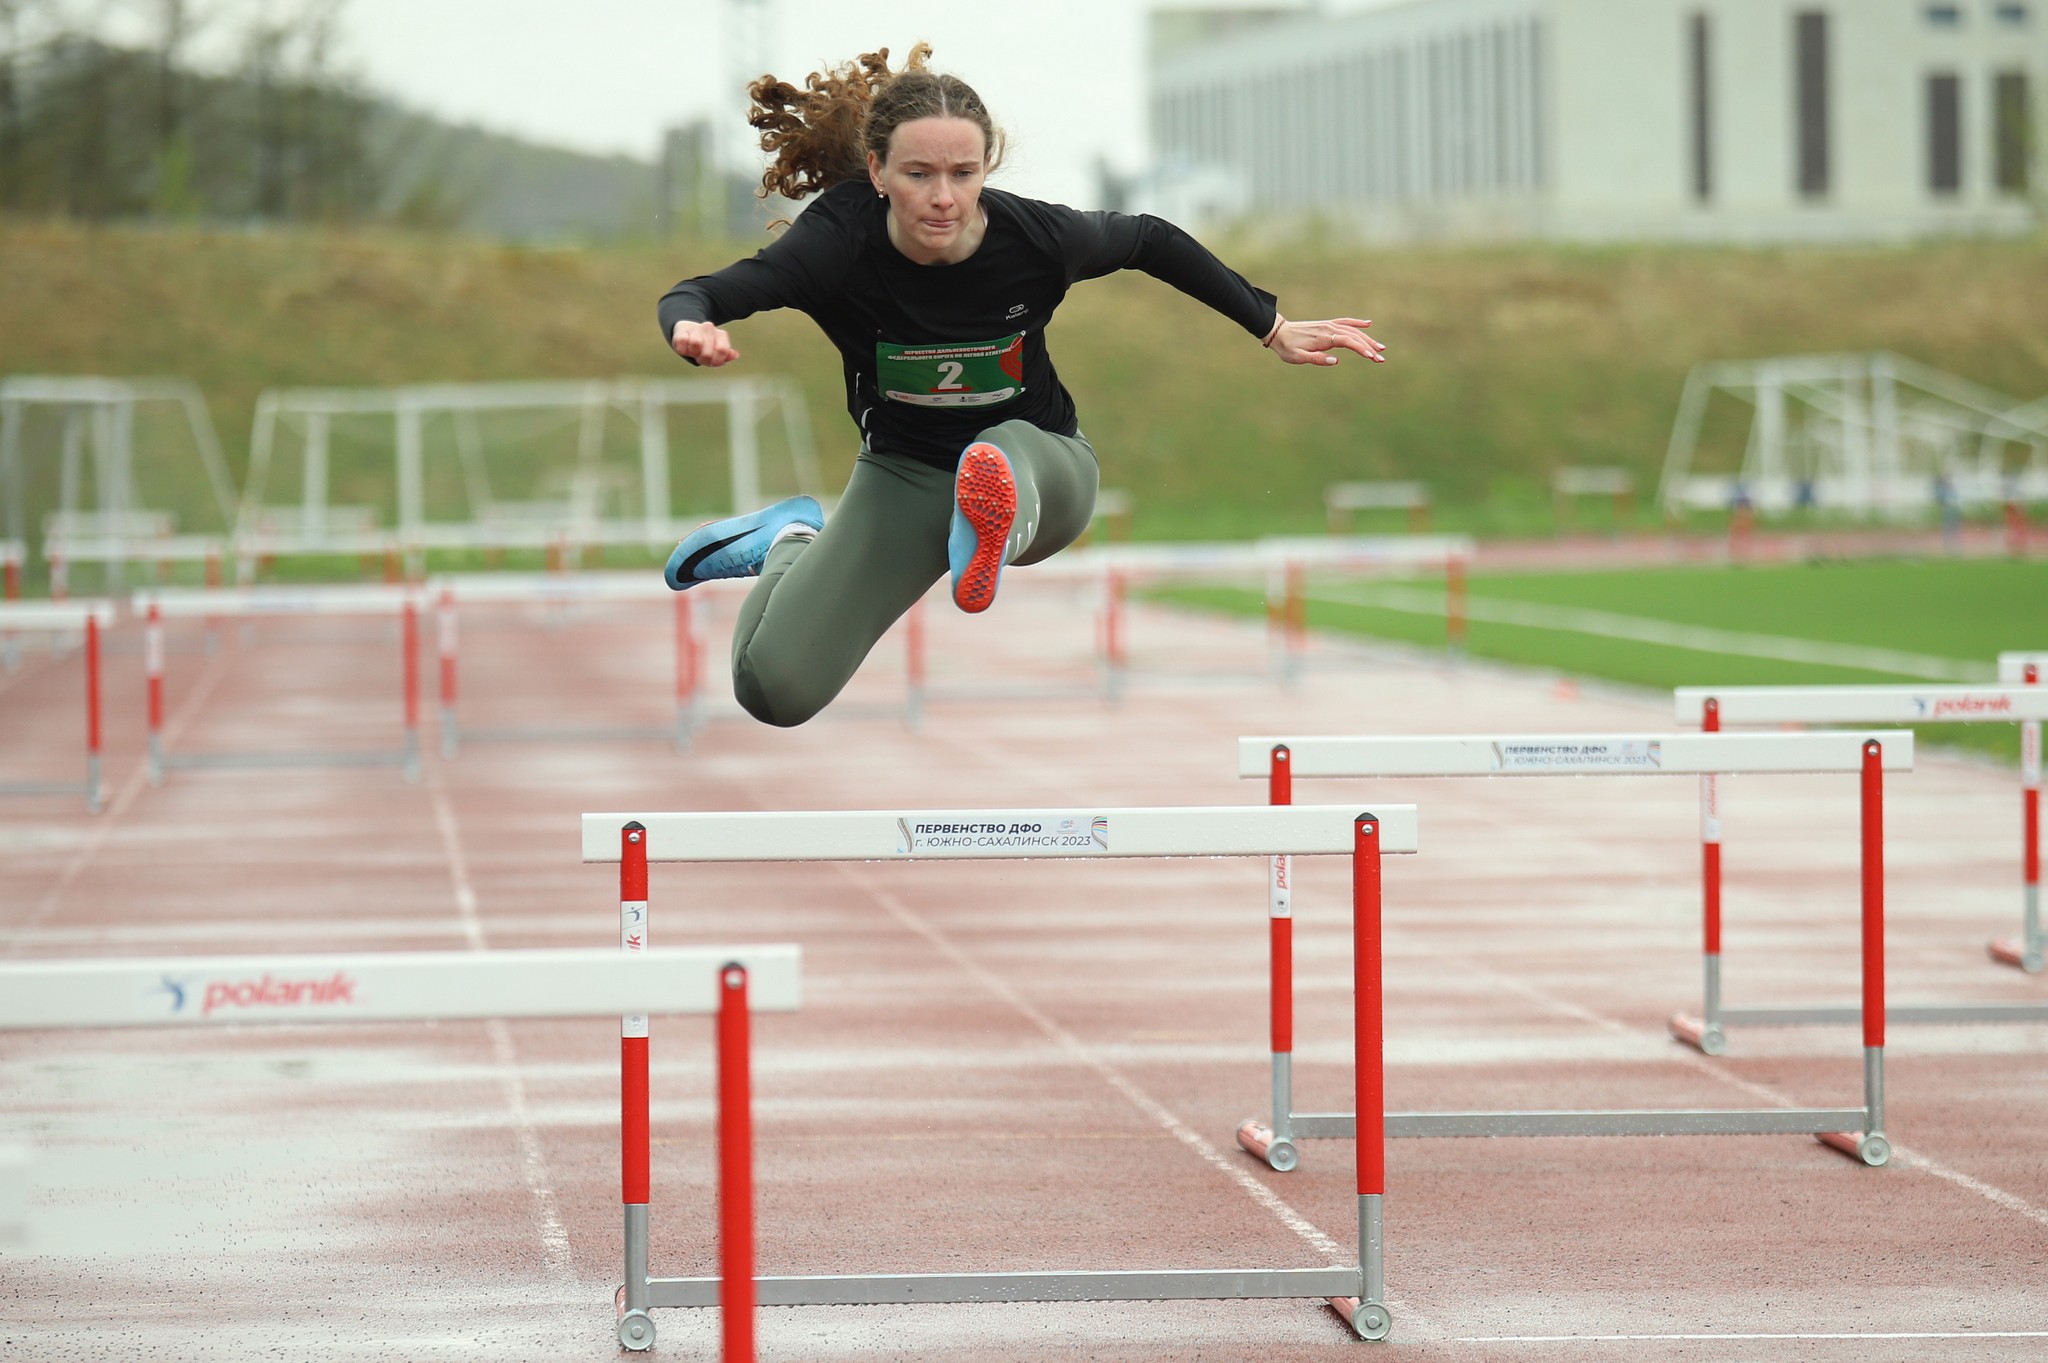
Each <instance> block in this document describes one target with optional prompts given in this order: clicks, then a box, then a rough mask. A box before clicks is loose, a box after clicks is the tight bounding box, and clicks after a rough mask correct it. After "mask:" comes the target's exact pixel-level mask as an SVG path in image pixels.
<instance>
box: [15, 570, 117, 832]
mask: <svg viewBox="0 0 2048 1363" xmlns="http://www.w3.org/2000/svg"><path fill="white" fill-rule="evenodd" d="M113 624H114V603H113V602H111V601H105V600H98V601H0V637H4V638H6V640H7V646H8V647H9V648H10V649H11V648H12V646H13V635H15V634H16V633H22V634H27V633H32V632H33V633H52V632H53V633H59V634H68V633H70V632H71V631H73V630H77V631H79V633H80V634H81V635H82V637H83V638H84V640H85V644H84V654H85V779H84V780H83V781H10V782H0V795H83V796H84V797H85V807H86V808H87V809H88V810H90V811H92V812H93V813H95V814H97V813H99V812H100V807H101V787H100V638H101V636H102V634H104V632H105V631H106V630H108V629H110V628H112V626H113ZM10 656H11V655H10Z"/></svg>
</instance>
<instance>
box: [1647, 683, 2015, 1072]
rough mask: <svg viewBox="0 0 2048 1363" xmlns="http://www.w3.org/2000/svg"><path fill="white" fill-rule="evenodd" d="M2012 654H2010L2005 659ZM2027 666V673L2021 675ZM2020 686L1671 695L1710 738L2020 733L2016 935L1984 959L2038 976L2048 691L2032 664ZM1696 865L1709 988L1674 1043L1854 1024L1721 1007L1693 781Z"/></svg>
mask: <svg viewBox="0 0 2048 1363" xmlns="http://www.w3.org/2000/svg"><path fill="white" fill-rule="evenodd" d="M2007 656H2011V655H2007ZM2028 666H2032V669H2033V671H2032V675H2031V676H2029V675H2026V669H2027V667H2028ZM2020 670H2021V671H2022V674H2023V675H2022V678H2020V679H2019V681H2020V684H2018V685H2011V686H2006V685H2001V686H1943V685H1939V684H1914V685H1909V686H1723V687H1712V686H1681V687H1679V688H1677V690H1676V691H1674V692H1673V696H1674V700H1675V704H1676V707H1677V711H1678V719H1679V722H1680V723H1682V724H1697V725H1699V726H1700V727H1701V728H1702V729H1703V730H1705V731H1707V732H1708V733H1713V732H1717V731H1719V730H1720V729H1722V728H1724V727H1726V726H1728V725H1731V724H1734V725H1742V724H1887V723H1890V724H1984V723H1993V724H2010V723H2014V722H2017V723H2019V725H2020V751H2021V760H2020V785H2021V791H2020V800H2021V828H2022V834H2021V838H2022V842H2023V848H2022V851H2021V855H2020V866H2021V870H2020V881H2021V884H2020V916H2021V927H2020V935H2019V937H2017V938H2014V939H2010V940H2004V941H1994V942H1992V943H1991V944H1990V946H1989V948H1988V950H1989V952H1990V955H1991V959H1992V960H1994V961H1998V962H2001V963H2003V964H2006V965H2014V966H2019V967H2020V968H2021V969H2023V970H2026V971H2028V972H2029V973H2034V972H2038V971H2039V970H2040V969H2041V958H2042V937H2041V720H2042V719H2043V718H2048V687H2044V686H2040V685H2037V684H2036V683H2038V681H2039V677H2040V667H2039V665H2038V664H2035V665H2028V664H2024V663H2023V664H2022V665H2021V669H2020ZM1700 808H1701V820H1700V829H1701V840H1702V843H1703V847H1704V853H1703V855H1702V857H1701V859H1700V868H1701V876H1702V878H1703V884H1704V893H1703V895H1702V904H1703V906H1704V912H1705V915H1706V930H1705V936H1704V952H1705V956H1706V978H1707V980H1708V982H1709V989H1708V991H1707V995H1706V998H1705V999H1704V1000H1703V1005H1702V1012H1701V1016H1700V1017H1698V1018H1691V1017H1687V1016H1685V1015H1683V1014H1681V1015H1680V1016H1679V1017H1677V1018H1674V1019H1673V1020H1672V1029H1673V1032H1674V1034H1675V1035H1677V1036H1678V1037H1679V1038H1680V1039H1681V1040H1683V1041H1686V1042H1688V1043H1689V1044H1691V1045H1695V1046H1698V1047H1699V1048H1700V1049H1701V1050H1702V1051H1704V1052H1706V1053H1707V1054H1708V1055H1719V1054H1720V1053H1721V1051H1722V1050H1723V1049H1725V1047H1726V1045H1727V1032H1726V1024H1727V1023H1731V1022H1747V1023H1758V1024H1768V1025H1779V1026H1785V1025H1798V1024H1802V1023H1825V1022H1854V1021H1855V1020H1856V1015H1855V1010H1854V1009H1843V1008H1828V1007H1819V1006H1797V1007H1782V1008H1723V1007H1721V1006H1720V972H1721V923H1720V916H1721V829H1720V804H1719V797H1718V794H1717V792H1716V791H1715V789H1714V787H1713V786H1712V784H1711V783H1710V781H1709V780H1705V779H1703V780H1702V781H1701V783H1700ZM1891 1015H1892V1018H1893V1020H1894V1021H1897V1022H1952V1023H1953V1022H2031V1021H2039V1020H2043V1019H2048V1003H1930V1004H1901V1005H1898V1006H1895V1007H1894V1008H1893V1009H1892V1010H1891Z"/></svg>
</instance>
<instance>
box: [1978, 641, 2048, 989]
mask: <svg viewBox="0 0 2048 1363" xmlns="http://www.w3.org/2000/svg"><path fill="white" fill-rule="evenodd" d="M2044 677H2048V652H2040V653H2025V652H2022V653H2001V654H1999V655H1998V680H1999V681H2000V682H2002V683H2005V684H2007V685H2010V684H2012V683H2014V682H2019V683H2021V684H2023V685H2026V686H2038V685H2039V684H2040V683H2041V681H2042V679H2043V678H2044ZM2020 828H2021V830H2022V831H2021V834H2020V836H2021V837H2022V838H2024V839H2025V840H2026V850H2025V852H2024V854H2023V855H2022V859H2021V880H2022V882H2023V883H2024V885H2025V887H2026V888H2025V891H2024V902H2023V904H2022V906H2021V922H2020V935H2019V936H2017V937H2003V938H2000V939H1999V940H1997V941H1995V942H1993V943H1992V944H1991V959H1992V960H1994V961H1997V962H1998V963H2000V964H2001V965H2009V966H2016V967H2018V968H2019V969H2021V970H2024V971H2026V972H2027V973H2028V974H2029V975H2038V974H2040V973H2041V970H2042V968H2043V966H2044V965H2048V936H2044V935H2043V933H2042V931H2041V721H2040V720H2038V719H2023V720H2021V721H2020Z"/></svg>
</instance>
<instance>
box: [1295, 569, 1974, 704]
mask: <svg viewBox="0 0 2048 1363" xmlns="http://www.w3.org/2000/svg"><path fill="white" fill-rule="evenodd" d="M1308 598H1309V599H1310V600H1312V601H1325V602H1329V603H1331V604H1333V605H1343V606H1373V607H1377V608H1378V609H1381V610H1390V611H1402V612H1405V613H1407V614H1410V615H1442V614H1443V613H1444V594H1443V593H1442V592H1441V591H1432V590H1429V589H1426V588H1420V587H1369V586H1361V587H1354V588H1350V589H1347V590H1343V591H1332V590H1328V589H1325V590H1320V591H1312V592H1310V593H1308ZM1465 616H1466V618H1467V619H1469V620H1480V621H1484V622H1485V623H1487V624H1492V625H1525V626H1528V627H1530V628H1533V629H1548V630H1558V631H1561V632H1564V633H1567V634H1593V635H1598V636H1600V637H1602V638H1606V639H1626V640H1628V641H1629V642H1631V643H1649V644H1663V645H1665V646H1666V647H1669V648H1682V649H1687V650H1689V651H1691V652H1694V653H1717V654H1728V655H1733V656H1737V657H1745V658H1769V659H1772V660H1774V661H1778V662H1794V663H1819V664H1823V665H1825V666H1830V667H1850V668H1856V669H1859V670H1861V671H1865V672H1886V673H1895V674H1897V675H1899V676H1905V677H1926V678H1928V679H1930V680H1933V681H1993V680H1996V678H1997V669H1996V668H1995V667H1993V666H1992V665H1991V664H1989V663H1975V662H1965V661H1962V660H1960V659H1956V658H1941V657H1936V656H1934V655H1933V654H1928V653H1905V652H1901V651H1899V650H1897V649H1890V648H1866V647H1863V646H1861V645H1858V644H1831V643H1823V642H1820V641H1818V640H1814V639H1796V638H1790V637H1787V636H1785V635H1782V634H1752V633H1750V632H1748V631H1745V630H1728V629H1714V628H1712V627H1711V626H1707V625H1676V624H1673V623H1672V622H1670V621H1669V620H1657V619H1652V618H1651V617H1649V616H1644V615H1621V614H1618V613H1616V612H1613V611H1597V610H1586V609H1582V608H1579V607H1574V606H1546V605H1538V604H1535V603H1533V602H1521V601H1491V600H1487V599H1484V598H1474V599H1467V601H1466V602H1465Z"/></svg>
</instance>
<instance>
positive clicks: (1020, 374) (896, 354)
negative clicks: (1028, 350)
mask: <svg viewBox="0 0 2048 1363" xmlns="http://www.w3.org/2000/svg"><path fill="white" fill-rule="evenodd" d="M875 383H876V385H877V386H878V387H880V388H881V390H882V396H883V397H885V398H887V399H888V400H889V401H891V402H907V403H909V404H911V405H912V406H914V407H988V406H992V405H994V404H995V403H998V402H1008V401H1009V400H1010V399H1011V398H1013V397H1016V396H1017V395H1018V394H1019V393H1021V392H1023V391H1024V333H1023V332H1021V331H1020V332H1018V333H1017V334H1016V335H1014V336H1005V337H1003V338H1002V339H1001V340H999V341H957V342H952V343H949V344H946V345H897V344H895V343H894V342H891V341H878V342H876V343H875Z"/></svg>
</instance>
